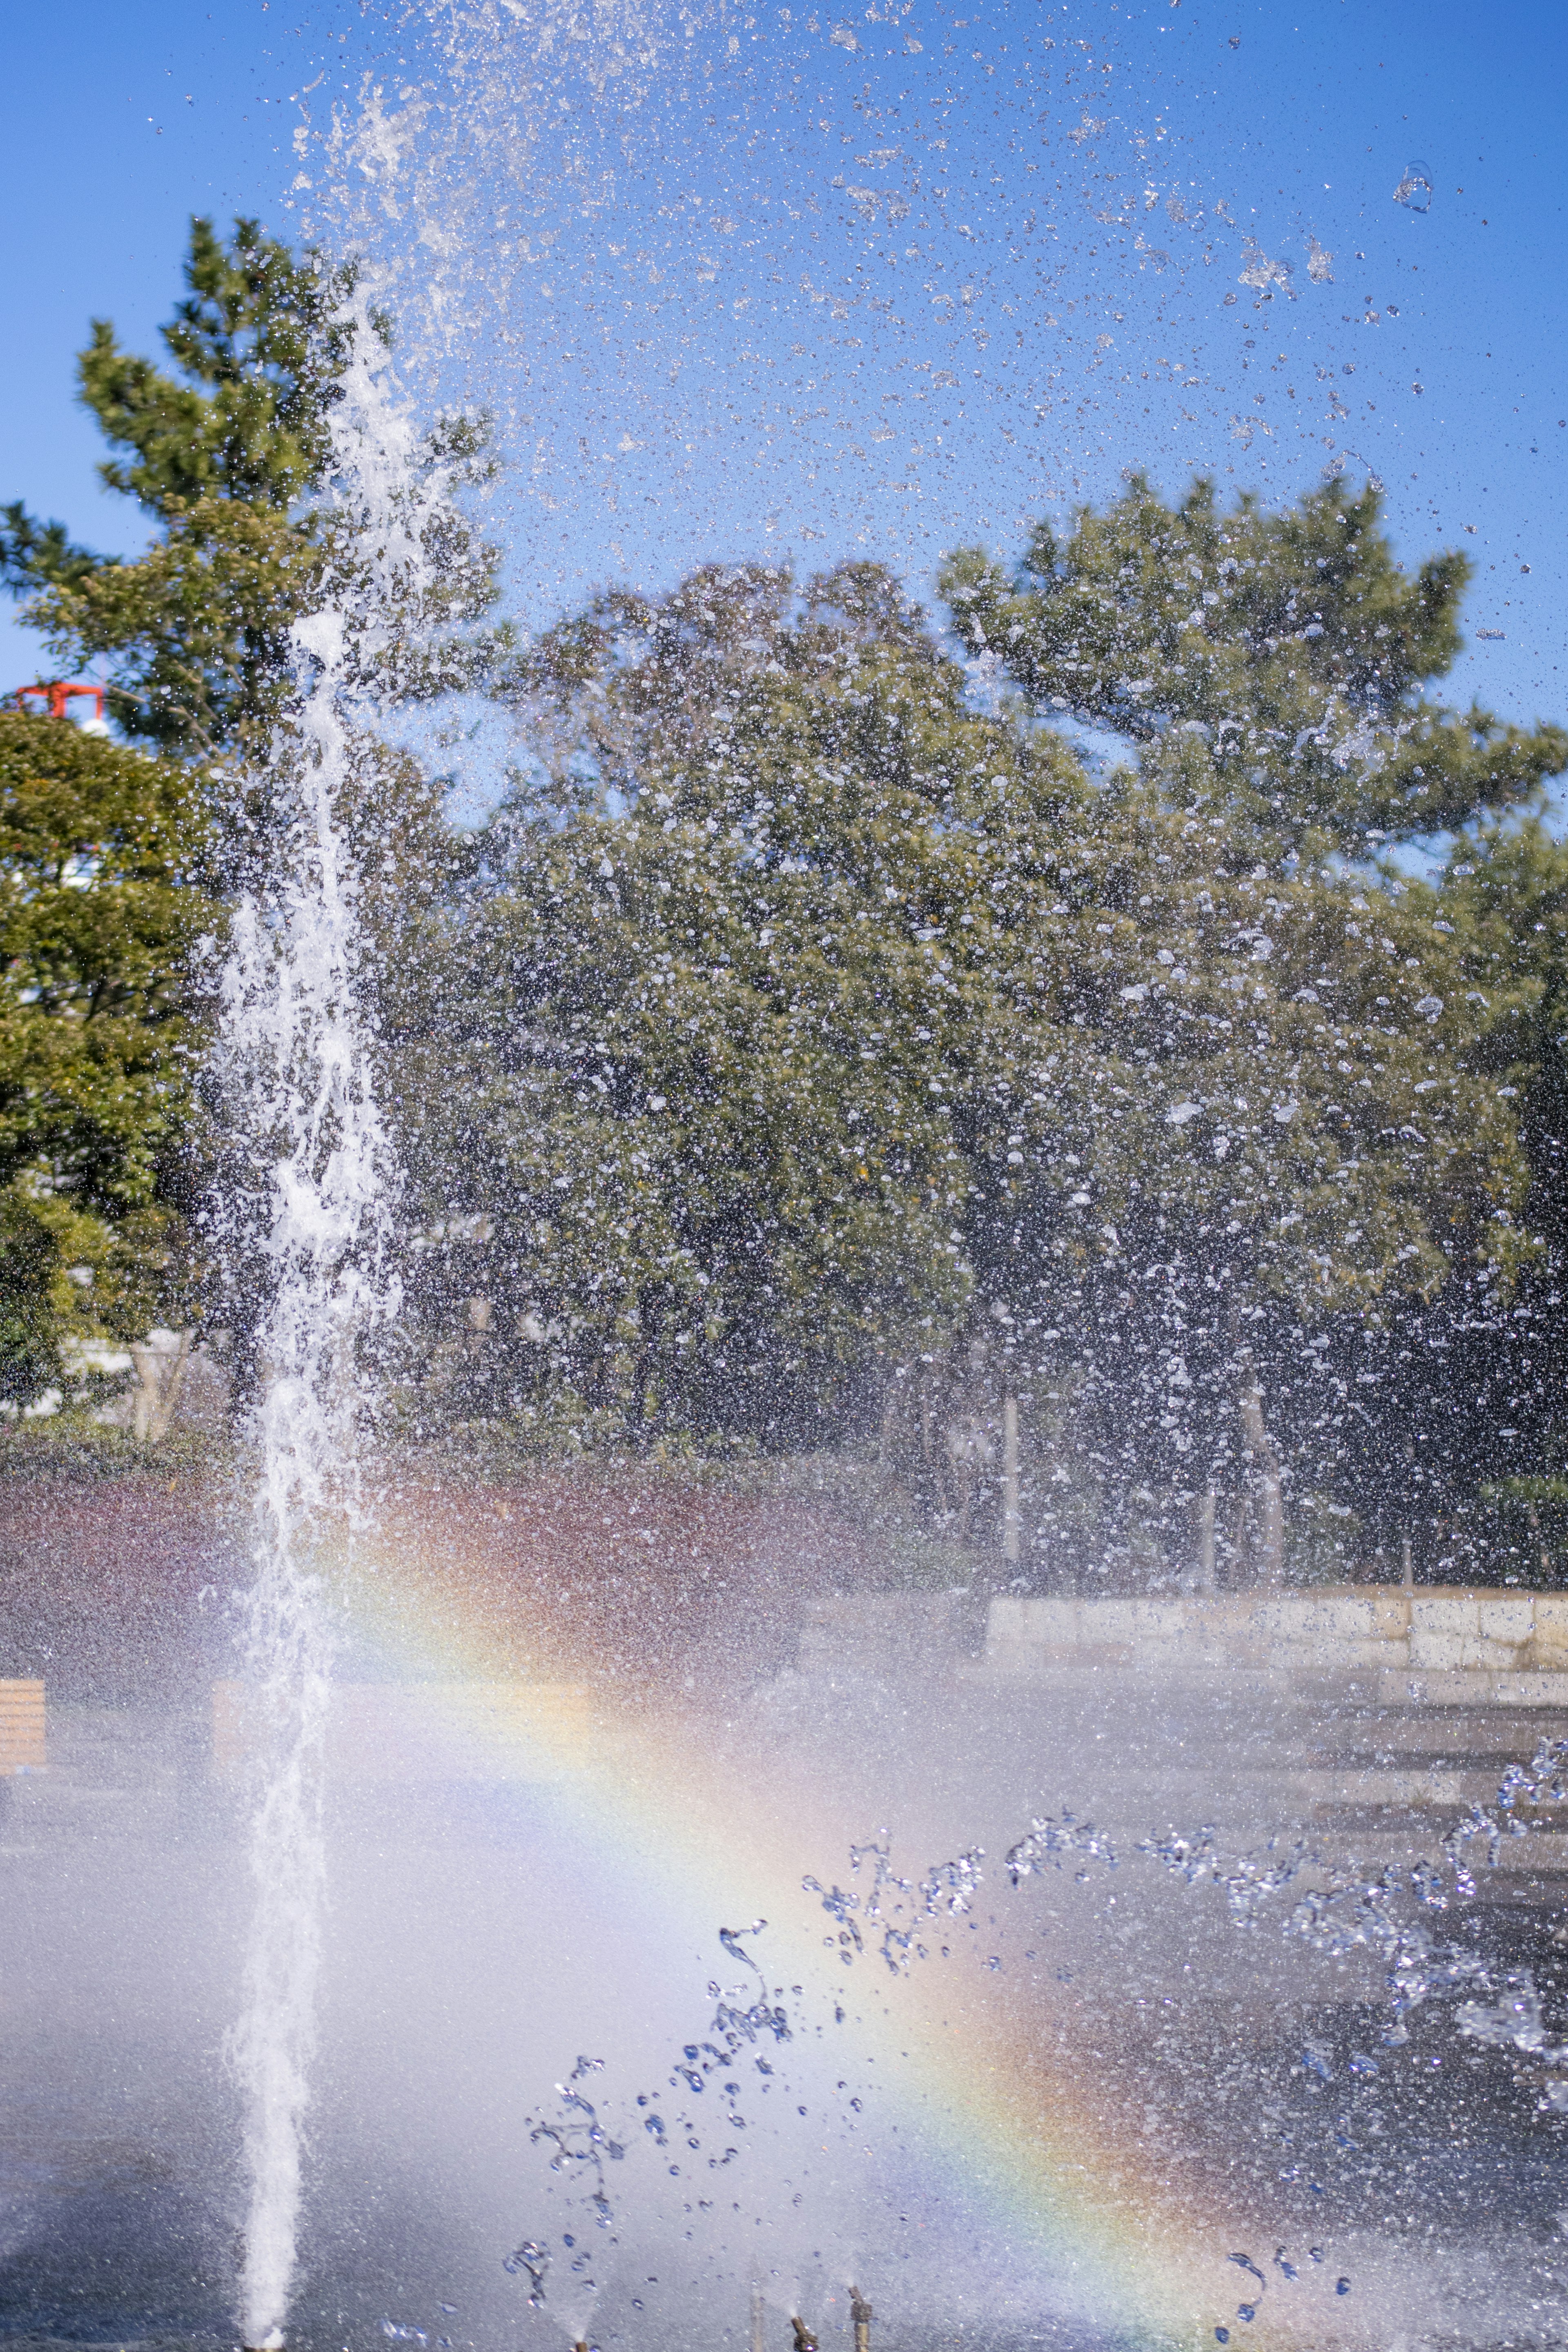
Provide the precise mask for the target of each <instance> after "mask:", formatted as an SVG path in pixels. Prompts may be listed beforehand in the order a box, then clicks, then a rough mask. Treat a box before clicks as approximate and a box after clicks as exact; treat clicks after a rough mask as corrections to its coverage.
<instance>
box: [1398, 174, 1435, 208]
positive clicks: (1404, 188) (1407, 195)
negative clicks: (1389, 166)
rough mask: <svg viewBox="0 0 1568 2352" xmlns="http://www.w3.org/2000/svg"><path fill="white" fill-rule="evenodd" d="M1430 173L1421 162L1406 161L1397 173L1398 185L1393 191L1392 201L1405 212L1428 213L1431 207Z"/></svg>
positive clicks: (1431, 188)
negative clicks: (1401, 206)
mask: <svg viewBox="0 0 1568 2352" xmlns="http://www.w3.org/2000/svg"><path fill="white" fill-rule="evenodd" d="M1432 194H1433V187H1432V173H1431V171H1430V169H1429V167H1428V166H1427V165H1426V164H1425V163H1406V165H1405V169H1404V171H1403V172H1402V173H1400V175H1399V185H1398V186H1397V187H1396V188H1395V189H1394V203H1395V204H1396V205H1404V206H1405V210H1406V211H1407V212H1412V213H1429V212H1430V211H1431V209H1432Z"/></svg>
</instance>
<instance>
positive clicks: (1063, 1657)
mask: <svg viewBox="0 0 1568 2352" xmlns="http://www.w3.org/2000/svg"><path fill="white" fill-rule="evenodd" d="M984 1664H985V1668H986V1671H987V1672H988V1674H989V1675H993V1676H994V1677H996V1678H998V1679H1002V1680H1008V1681H1020V1680H1021V1681H1038V1680H1040V1679H1042V1678H1043V1677H1052V1676H1055V1675H1058V1674H1063V1673H1071V1672H1075V1671H1076V1672H1078V1673H1080V1674H1081V1673H1083V1672H1085V1671H1098V1670H1100V1669H1105V1668H1116V1667H1120V1668H1125V1669H1134V1670H1140V1671H1144V1672H1159V1673H1161V1674H1167V1673H1171V1672H1173V1671H1182V1672H1187V1673H1201V1674H1204V1675H1213V1674H1218V1675H1224V1674H1227V1673H1229V1674H1235V1673H1237V1672H1241V1671H1247V1672H1254V1673H1256V1672H1258V1671H1259V1670H1261V1671H1263V1672H1265V1673H1267V1674H1269V1675H1283V1676H1285V1677H1287V1678H1289V1677H1290V1676H1293V1675H1354V1674H1360V1675H1369V1674H1370V1675H1375V1676H1377V1677H1378V1689H1379V1695H1380V1696H1382V1697H1383V1698H1384V1699H1385V1700H1397V1699H1400V1698H1404V1697H1405V1696H1408V1694H1407V1692H1406V1691H1405V1689H1404V1688H1403V1687H1397V1685H1403V1684H1405V1683H1406V1682H1408V1683H1410V1684H1411V1685H1412V1687H1413V1686H1414V1683H1415V1682H1416V1681H1419V1682H1420V1683H1421V1684H1422V1685H1424V1687H1425V1688H1426V1689H1427V1692H1428V1696H1430V1699H1431V1701H1432V1703H1434V1704H1438V1705H1444V1704H1451V1705H1479V1706H1562V1705H1563V1704H1565V1703H1568V1595H1565V1594H1562V1593H1531V1592H1523V1593H1521V1592H1496V1591H1485V1590H1478V1589H1467V1588H1462V1587H1446V1588H1434V1589H1428V1590H1425V1591H1420V1590H1418V1591H1414V1592H1406V1591H1401V1590H1398V1589H1396V1588H1393V1587H1389V1586H1386V1585H1385V1586H1367V1585H1362V1586H1354V1585H1352V1586H1342V1587H1339V1588H1336V1589H1333V1590H1330V1591H1318V1592H1215V1593H1184V1594H1180V1595H1177V1596H1174V1597H1173V1598H1169V1599H1166V1598H1161V1599H1158V1600H1147V1601H1138V1600H1121V1599H1107V1600H1103V1601H1099V1600H1080V1599H1077V1598H1069V1597H1068V1596H1065V1595H1058V1596H1053V1597H1049V1598H1045V1599H1040V1600H1024V1599H1019V1598H1016V1597H1015V1596H1013V1595H1010V1594H1006V1595H1001V1596H999V1597H998V1598H997V1599H996V1600H994V1601H993V1602H992V1604H991V1610H990V1614H989V1617H988V1619H987V1622H986V1641H985V1654H984Z"/></svg>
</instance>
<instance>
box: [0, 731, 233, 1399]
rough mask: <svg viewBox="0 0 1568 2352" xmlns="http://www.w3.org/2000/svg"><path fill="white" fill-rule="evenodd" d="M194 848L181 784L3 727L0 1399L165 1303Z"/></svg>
mask: <svg viewBox="0 0 1568 2352" xmlns="http://www.w3.org/2000/svg"><path fill="white" fill-rule="evenodd" d="M206 841H207V833H206V826H205V819H204V816H203V814H202V809H201V803H200V800H199V797H198V795H197V794H196V793H195V790H194V789H193V786H192V783H191V780H190V779H189V777H188V776H187V775H186V774H185V773H184V771H183V770H180V769H178V768H175V767H174V766H172V765H170V764H168V763H166V762H160V761H153V760H149V759H147V758H146V757H145V756H144V755H142V753H140V752H137V751H132V750H129V749H128V748H126V747H124V746H121V745H119V744H115V743H111V742H110V741H108V740H104V739H101V738H97V737H93V736H89V735H85V734H83V733H82V732H81V731H80V730H79V729H77V728H75V727H72V726H70V725H68V723H67V722H65V721H64V720H61V719H37V718H30V717H23V716H21V715H20V714H17V713H0V893H3V896H0V1269H3V1270H0V1326H3V1329H0V1358H3V1360H4V1369H3V1370H0V1393H5V1394H8V1395H10V1396H12V1397H15V1396H16V1395H17V1394H20V1393H25V1392H26V1391H27V1389H28V1388H29V1386H36V1385H37V1382H38V1381H40V1380H41V1379H42V1378H43V1377H44V1376H45V1375H46V1374H49V1375H50V1376H52V1374H53V1372H54V1371H56V1370H58V1350H59V1347H60V1344H61V1342H62V1339H64V1337H65V1336H66V1335H67V1334H68V1333H71V1334H76V1335H77V1336H84V1335H91V1334H93V1333H99V1332H107V1333H110V1334H114V1335H118V1336H131V1335H132V1334H139V1333H140V1332H142V1331H143V1330H145V1329H146V1328H147V1326H148V1324H149V1322H151V1321H153V1320H154V1319H156V1315H157V1312H158V1310H159V1308H160V1307H161V1306H162V1305H163V1303H164V1302H166V1301H167V1300H169V1299H170V1298H172V1297H173V1295H174V1289H177V1286H178V1280H179V1269H178V1267H177V1266H176V1265H174V1263H173V1261H172V1253H174V1251H175V1250H176V1249H177V1248H179V1246H180V1234H179V1228H178V1222H177V1220H176V1219H175V1217H174V1213H173V1212H172V1211H171V1210H170V1209H169V1207H168V1206H167V1205H166V1202H165V1201H164V1198H163V1195H164V1193H165V1192H166V1181H165V1180H166V1176H167V1171H168V1167H169V1163H170V1160H171V1159H172V1157H173V1156H174V1155H175V1154H177V1152H178V1151H179V1150H180V1148H181V1143H182V1138H183V1135H184V1129H185V1123H186V1120H187V1118H188V1117H189V1108H190V1067H189V1060H188V1055H189V1052H190V1047H191V1045H192V1042H193V1024H192V1019H191V1014H190V1011H189V1006H188V990H189V973H190V964H191V957H192V953H193V950H194V948H195V941H196V940H197V938H198V936H199V934H200V933H201V932H202V930H203V929H205V928H206V927H207V926H208V925H209V924H210V923H211V921H212V920H213V917H214V909H213V907H212V905H211V903H210V901H209V900H208V899H207V898H205V895H204V892H203V889H202V887H201V882H202V873H203V863H204V858H205V849H206ZM73 1269H74V1271H73ZM171 1285H173V1286H174V1289H172V1288H171Z"/></svg>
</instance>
